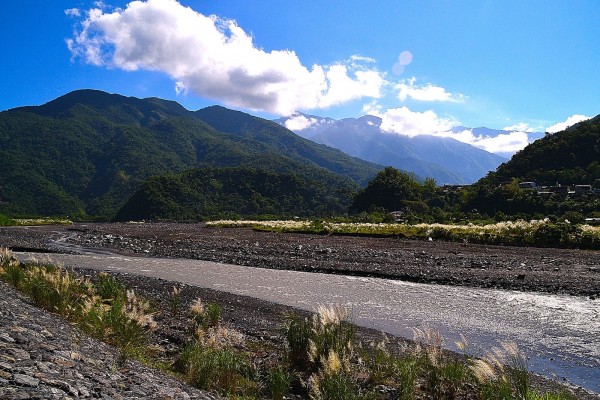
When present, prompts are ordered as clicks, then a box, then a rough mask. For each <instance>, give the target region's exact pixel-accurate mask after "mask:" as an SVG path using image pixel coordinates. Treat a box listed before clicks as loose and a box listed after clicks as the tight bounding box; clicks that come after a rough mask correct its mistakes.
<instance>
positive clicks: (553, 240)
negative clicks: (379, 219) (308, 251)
mask: <svg viewBox="0 0 600 400" xmlns="http://www.w3.org/2000/svg"><path fill="white" fill-rule="evenodd" d="M206 226H212V227H223V228H227V227H230V228H238V227H252V228H253V229H255V230H262V231H271V232H288V233H312V234H331V235H356V236H398V237H402V238H407V239H421V240H446V241H452V242H468V243H477V244H490V245H513V246H536V247H566V248H582V249H594V250H596V249H600V227H599V226H590V225H574V224H571V223H569V222H568V221H566V222H563V223H552V222H550V221H549V220H533V221H530V222H527V221H505V222H497V223H495V224H487V225H475V224H465V225H458V224H454V225H453V224H414V225H413V224H405V223H349V222H328V221H308V220H307V221H301V220H293V221H244V220H236V221H234V220H219V221H211V222H207V223H206Z"/></svg>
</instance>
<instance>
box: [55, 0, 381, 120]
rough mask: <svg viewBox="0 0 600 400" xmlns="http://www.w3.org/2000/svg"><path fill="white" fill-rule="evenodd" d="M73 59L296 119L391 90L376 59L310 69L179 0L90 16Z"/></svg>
mask: <svg viewBox="0 0 600 400" xmlns="http://www.w3.org/2000/svg"><path fill="white" fill-rule="evenodd" d="M67 45H68V48H69V50H70V51H71V53H72V55H73V57H79V58H81V59H83V60H84V61H85V62H87V63H90V64H93V65H97V66H106V67H111V68H120V69H123V70H126V71H136V70H150V71H160V72H163V73H165V74H167V75H168V76H170V77H171V78H172V79H173V80H174V81H175V85H176V90H177V91H178V92H185V91H191V92H193V93H196V94H198V95H200V96H203V97H207V98H211V99H215V100H219V101H223V102H224V103H226V104H228V105H231V106H237V107H243V108H248V109H252V110H261V111H267V112H270V113H275V114H280V115H290V114H292V113H293V112H294V111H297V110H302V109H314V108H324V107H329V106H333V105H336V104H341V103H344V102H348V101H351V100H354V99H359V98H363V97H371V98H379V97H381V90H382V87H383V86H384V85H385V84H386V82H385V80H384V76H383V74H382V73H380V72H379V71H377V70H375V69H372V68H368V67H367V66H366V63H368V62H370V59H365V58H364V57H361V56H354V57H352V59H350V60H347V61H345V62H336V63H333V64H331V65H312V66H311V67H310V68H309V67H306V66H304V65H303V64H302V63H301V62H300V60H299V59H298V56H297V55H296V53H295V52H293V51H290V50H273V51H265V50H263V49H260V48H258V47H257V46H256V45H255V44H254V43H253V38H252V36H251V35H249V34H248V33H246V32H245V31H244V30H243V29H242V28H241V27H240V26H239V25H238V24H237V23H236V22H235V21H233V20H228V19H223V18H220V17H217V16H214V15H211V16H205V15H203V14H201V13H199V12H196V11H194V10H192V9H191V8H189V7H185V6H183V5H181V4H180V3H179V2H177V1H176V0H148V1H132V2H131V3H129V4H128V5H127V7H126V8H125V9H114V10H112V11H107V12H105V11H104V10H103V9H102V8H94V9H91V10H88V11H87V12H86V14H85V18H84V19H83V21H81V24H80V25H78V26H77V28H76V30H75V32H74V36H73V38H71V39H68V40H67Z"/></svg>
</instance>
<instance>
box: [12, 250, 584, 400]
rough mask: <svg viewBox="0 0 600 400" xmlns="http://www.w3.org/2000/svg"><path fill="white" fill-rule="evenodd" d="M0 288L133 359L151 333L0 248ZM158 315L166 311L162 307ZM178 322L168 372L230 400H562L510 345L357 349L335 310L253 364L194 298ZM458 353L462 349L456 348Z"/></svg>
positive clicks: (128, 309) (108, 288)
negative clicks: (541, 388)
mask: <svg viewBox="0 0 600 400" xmlns="http://www.w3.org/2000/svg"><path fill="white" fill-rule="evenodd" d="M0 279H2V280H5V281H7V282H10V283H11V284H13V285H14V286H16V287H18V288H19V289H20V290H22V291H23V292H25V293H26V294H28V295H29V296H31V298H32V300H33V301H34V302H35V303H36V304H38V305H39V306H41V307H44V308H46V309H48V310H51V311H53V312H56V313H59V314H61V315H63V316H65V317H67V318H69V319H70V320H71V321H73V322H74V323H76V324H78V325H79V326H80V327H81V328H82V329H83V330H84V331H86V332H89V333H90V334H92V335H94V336H96V337H99V338H101V339H102V340H105V341H108V342H109V343H112V344H114V345H117V346H119V347H120V348H121V349H123V350H124V351H123V354H132V355H137V354H139V353H143V352H144V351H145V349H147V348H148V346H147V343H148V341H147V340H148V336H149V334H150V332H152V330H153V329H155V328H156V324H155V323H154V321H153V318H152V314H151V313H150V308H149V305H148V302H146V301H145V300H143V299H140V298H139V297H138V296H137V295H136V294H135V293H134V292H133V291H128V290H127V289H126V288H125V287H124V286H123V285H122V284H121V283H120V282H119V281H117V280H116V279H115V278H114V277H111V276H109V275H106V274H100V275H99V276H98V279H97V280H96V281H95V282H92V281H91V280H90V279H88V278H76V277H74V276H73V275H71V274H69V273H68V272H66V271H64V270H63V269H61V268H59V267H56V266H52V265H49V264H48V263H44V262H39V261H38V262H32V263H30V264H27V265H22V264H20V263H19V262H18V261H17V260H15V259H14V258H13V257H12V254H11V253H10V251H8V250H6V249H0ZM165 307H166V309H167V311H168V309H169V305H168V304H167V305H166V306H165ZM187 318H188V322H189V325H190V328H189V332H190V335H191V336H190V339H189V341H188V342H187V343H186V344H185V346H183V347H182V348H181V351H180V352H179V354H178V355H177V356H176V357H175V360H174V362H173V363H172V365H170V367H169V368H170V369H171V371H172V372H175V373H179V374H180V375H181V376H182V377H184V378H185V379H186V380H187V381H188V382H189V383H190V384H193V385H195V386H197V387H199V388H202V389H206V390H210V391H213V392H217V393H220V394H222V395H224V396H228V397H231V398H238V399H241V398H244V399H255V398H272V399H276V400H282V399H284V398H288V396H290V395H293V396H295V397H298V396H301V397H303V398H306V397H310V398H312V399H322V400H338V399H340V400H341V399H344V400H345V399H351V400H352V399H389V398H394V399H400V400H409V399H410V400H412V399H417V398H419V399H420V398H432V399H461V398H470V399H481V400H488V399H489V400H496V399H498V400H500V399H502V400H505V399H523V400H566V399H572V397H571V396H569V395H568V394H562V393H561V394H553V393H540V392H538V391H536V390H534V389H532V387H531V382H530V379H529V371H528V367H527V362H526V357H525V356H524V355H523V354H522V353H521V352H519V350H518V349H517V348H516V346H514V345H513V344H509V343H503V344H502V345H501V346H499V347H497V348H494V349H492V351H490V353H489V354H487V355H486V356H485V357H483V358H481V359H475V358H471V357H469V356H468V355H467V354H466V350H465V354H464V356H457V355H454V356H452V355H449V354H448V353H446V352H444V351H443V346H442V345H443V338H442V337H441V335H440V334H439V333H437V332H435V331H433V330H430V329H415V336H414V342H415V346H413V347H408V348H403V347H402V348H401V347H394V345H393V344H391V343H390V341H389V340H387V338H384V339H383V340H382V341H381V342H379V343H372V344H371V345H369V346H366V345H365V346H363V345H362V344H361V343H360V342H359V341H358V340H357V339H356V335H355V331H354V327H353V326H352V325H351V324H349V323H348V319H349V313H348V311H347V310H345V309H344V308H341V307H319V308H318V310H317V312H316V313H315V314H314V315H312V316H311V317H306V318H299V317H290V318H289V319H288V321H287V323H286V325H285V329H284V331H283V335H282V336H283V339H284V340H285V355H283V354H280V353H279V350H277V349H276V348H270V349H269V350H268V351H271V352H272V354H271V355H270V356H269V357H268V358H269V359H270V360H272V361H269V362H265V361H264V352H265V350H264V348H261V350H260V351H258V352H257V354H254V356H257V357H258V359H259V360H262V361H259V362H257V361H256V358H253V353H251V352H249V351H248V345H247V338H246V336H245V335H243V334H242V333H240V332H238V331H236V330H235V329H232V328H230V327H228V326H225V325H223V323H222V321H221V309H220V307H219V306H218V305H217V304H215V303H209V304H205V303H204V302H203V301H202V300H201V299H196V301H194V302H193V303H192V304H191V305H190V308H189V311H188V314H187ZM465 346H466V341H464V340H463V342H462V343H461V344H460V346H459V347H460V348H463V349H465ZM259 354H263V355H262V356H260V355H259ZM261 357H262V358H261ZM279 360H283V362H280V361H279ZM274 363H277V364H274ZM165 365H166V363H165Z"/></svg>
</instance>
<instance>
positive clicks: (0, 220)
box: [0, 214, 17, 226]
mask: <svg viewBox="0 0 600 400" xmlns="http://www.w3.org/2000/svg"><path fill="white" fill-rule="evenodd" d="M15 225H17V221H15V220H14V219H12V218H9V217H7V216H6V215H4V214H0V226H15Z"/></svg>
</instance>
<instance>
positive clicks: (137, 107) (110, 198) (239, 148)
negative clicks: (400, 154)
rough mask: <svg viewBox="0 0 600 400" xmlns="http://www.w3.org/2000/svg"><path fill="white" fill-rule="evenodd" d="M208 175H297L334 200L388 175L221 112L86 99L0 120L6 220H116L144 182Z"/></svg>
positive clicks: (74, 96) (0, 204)
mask: <svg viewBox="0 0 600 400" xmlns="http://www.w3.org/2000/svg"><path fill="white" fill-rule="evenodd" d="M213 114H214V115H213ZM202 118H206V119H209V120H210V121H211V123H214V124H215V125H219V126H221V125H222V124H223V122H222V121H227V122H228V124H229V125H228V127H227V128H228V130H229V132H222V131H220V130H219V129H216V128H215V127H213V126H211V124H210V123H207V122H205V121H204V120H203V119H202ZM220 121H221V122H220ZM237 125H239V126H240V127H239V128H235V127H236V126H237ZM244 126H249V127H251V129H250V130H248V129H246V128H243V127H244ZM242 133H243V134H242ZM205 166H212V167H234V166H242V167H250V168H262V169H267V170H269V171H273V172H277V173H290V172H294V173H295V174H297V175H298V176H299V177H302V178H303V179H308V178H310V179H318V180H320V181H321V182H322V183H323V184H325V185H329V186H330V187H331V188H333V189H334V190H335V189H336V188H338V187H339V188H345V187H353V186H354V187H356V188H358V186H357V185H358V184H362V185H364V184H366V183H367V182H368V181H369V180H370V179H371V178H372V177H373V176H375V174H376V173H377V171H379V170H380V169H381V168H383V167H381V166H378V165H376V164H372V163H368V162H365V161H362V160H359V159H356V158H352V157H349V156H347V155H345V154H344V153H342V152H341V151H339V150H335V149H331V148H329V147H326V146H323V145H318V144H315V143H313V142H310V141H308V140H306V139H303V138H300V137H298V136H297V135H295V134H294V133H292V132H290V131H288V130H287V129H285V128H282V127H281V126H279V125H277V124H275V123H273V122H271V121H267V120H263V119H260V118H256V117H253V116H250V115H248V114H244V113H241V112H237V111H233V110H228V109H225V108H222V107H217V108H209V109H205V110H201V112H196V113H195V112H191V111H188V110H186V109H185V108H183V107H182V106H181V105H179V104H178V103H175V102H172V101H165V100H161V99H157V98H149V99H137V98H133V97H124V96H120V95H115V94H108V93H104V92H100V91H95V90H80V91H75V92H72V93H69V94H67V95H65V96H62V97H60V98H58V99H56V100H54V101H51V102H49V103H47V104H44V105H42V106H35V107H21V108H16V109H12V110H8V111H4V112H1V113H0V171H1V173H0V213H4V214H8V215H12V216H18V215H49V216H54V215H56V216H59V215H60V216H70V217H71V218H90V217H96V218H102V219H111V218H113V217H114V216H115V214H116V212H117V210H119V209H120V208H121V207H122V206H123V205H124V204H125V203H126V202H127V200H128V199H129V198H130V197H131V196H132V195H133V194H134V193H135V192H136V190H138V189H139V188H140V185H141V184H142V183H143V182H144V181H145V180H146V179H148V178H150V177H152V176H157V175H163V174H173V173H177V172H182V171H185V170H188V169H192V168H198V167H205Z"/></svg>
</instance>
